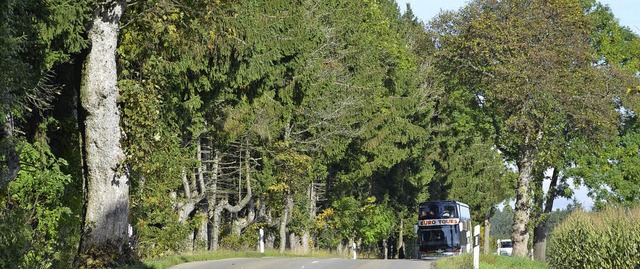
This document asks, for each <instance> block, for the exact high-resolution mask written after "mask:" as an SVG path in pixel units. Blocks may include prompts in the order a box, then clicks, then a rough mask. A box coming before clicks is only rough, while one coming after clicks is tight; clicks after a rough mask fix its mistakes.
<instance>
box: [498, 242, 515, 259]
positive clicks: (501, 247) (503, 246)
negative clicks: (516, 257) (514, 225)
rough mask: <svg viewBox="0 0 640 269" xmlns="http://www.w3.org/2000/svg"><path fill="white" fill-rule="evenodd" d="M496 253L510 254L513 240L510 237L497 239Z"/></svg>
mask: <svg viewBox="0 0 640 269" xmlns="http://www.w3.org/2000/svg"><path fill="white" fill-rule="evenodd" d="M496 252H497V253H498V255H505V256H511V254H513V242H511V239H498V250H497V251H496Z"/></svg>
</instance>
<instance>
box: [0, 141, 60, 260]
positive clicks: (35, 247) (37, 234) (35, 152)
mask: <svg viewBox="0 0 640 269" xmlns="http://www.w3.org/2000/svg"><path fill="white" fill-rule="evenodd" d="M19 148H20V168H21V169H20V172H19V173H18V176H17V177H16V178H15V179H14V180H12V181H11V182H9V184H8V186H7V188H6V189H0V249H2V252H0V268H48V267H51V266H52V264H54V263H55V262H57V260H56V259H59V257H60V252H61V251H62V250H63V248H64V247H65V246H66V245H65V243H64V242H63V239H61V238H60V237H59V234H60V232H61V230H63V229H69V228H68V227H64V226H63V225H64V224H65V223H67V224H68V223H70V220H69V219H70V218H72V216H71V214H72V211H71V209H70V208H69V207H67V206H65V205H64V203H63V201H62V197H63V195H64V191H65V187H66V186H67V185H68V184H69V183H70V182H71V176H70V175H66V174H64V173H63V172H62V171H61V167H63V166H65V165H67V163H66V161H65V160H63V159H59V158H56V157H55V156H54V155H53V154H52V153H51V151H50V149H49V148H48V147H47V146H46V145H43V144H41V143H38V142H36V143H34V144H29V143H22V144H21V145H20V147H19ZM58 262H59V261H58Z"/></svg>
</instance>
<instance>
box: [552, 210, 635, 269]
mask: <svg viewBox="0 0 640 269" xmlns="http://www.w3.org/2000/svg"><path fill="white" fill-rule="evenodd" d="M639 223H640V210H639V209H638V208H634V209H624V208H607V209H605V210H603V211H601V212H592V213H587V212H584V211H576V212H574V213H573V214H571V215H570V216H569V217H568V218H567V219H566V220H565V221H564V222H562V223H561V224H560V225H559V226H558V227H557V228H556V230H555V231H554V232H553V234H552V237H551V242H550V246H549V251H548V252H547V261H548V262H549V265H550V267H551V268H637V267H638V266H640V248H639V247H638V246H640V234H639V231H640V225H639Z"/></svg>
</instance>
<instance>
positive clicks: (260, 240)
mask: <svg viewBox="0 0 640 269" xmlns="http://www.w3.org/2000/svg"><path fill="white" fill-rule="evenodd" d="M258 240H259V243H258V245H259V246H260V253H264V230H263V229H262V228H260V237H259V238H258Z"/></svg>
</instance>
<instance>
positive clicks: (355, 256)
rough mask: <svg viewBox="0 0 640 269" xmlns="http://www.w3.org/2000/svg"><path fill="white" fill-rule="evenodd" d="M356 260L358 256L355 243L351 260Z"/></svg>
mask: <svg viewBox="0 0 640 269" xmlns="http://www.w3.org/2000/svg"><path fill="white" fill-rule="evenodd" d="M357 258H358V256H357V254H356V242H353V259H354V260H355V259H357Z"/></svg>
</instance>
